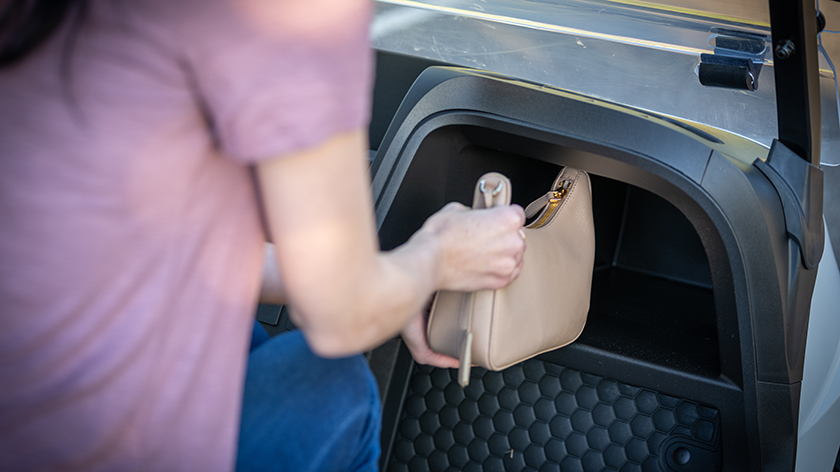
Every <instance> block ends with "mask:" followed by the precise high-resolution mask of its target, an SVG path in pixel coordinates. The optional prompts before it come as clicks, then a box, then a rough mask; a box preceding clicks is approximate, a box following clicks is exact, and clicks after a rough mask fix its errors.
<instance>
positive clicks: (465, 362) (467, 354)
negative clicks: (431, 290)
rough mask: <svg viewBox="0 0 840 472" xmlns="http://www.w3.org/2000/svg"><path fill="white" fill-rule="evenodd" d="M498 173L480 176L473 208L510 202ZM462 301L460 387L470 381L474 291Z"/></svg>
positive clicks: (466, 294)
mask: <svg viewBox="0 0 840 472" xmlns="http://www.w3.org/2000/svg"><path fill="white" fill-rule="evenodd" d="M498 175H499V176H500V177H501V178H497V179H495V180H496V183H495V184H494V183H493V182H492V181H490V180H491V178H494V177H495V176H494V175H493V174H492V173H491V174H486V175H485V178H482V179H481V180H480V181H479V182H478V189H477V190H478V194H477V195H476V196H477V197H478V198H476V200H477V201H473V208H477V207H481V204H483V208H493V207H494V206H499V205H508V204H510V189H508V192H507V193H505V192H504V190H505V182H510V181H509V180H507V178H506V177H504V176H501V174H498ZM502 179H504V180H502ZM479 202H480V204H479ZM463 303H465V304H466V305H467V306H466V307H464V306H463V305H462V307H461V312H462V313H464V312H465V313H466V315H467V323H466V325H467V326H466V331H465V333H464V338H463V340H462V341H461V352H460V356H459V357H460V358H459V362H458V384H460V385H461V387H466V386H467V385H469V383H470V370H471V369H472V342H473V333H472V320H473V311H474V308H475V292H472V293H465V294H464V298H463V299H462V304H463Z"/></svg>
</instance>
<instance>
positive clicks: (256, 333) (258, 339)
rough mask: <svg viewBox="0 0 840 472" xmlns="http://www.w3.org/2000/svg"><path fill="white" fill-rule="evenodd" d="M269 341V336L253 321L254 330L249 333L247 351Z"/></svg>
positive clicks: (258, 323)
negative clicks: (249, 339) (249, 341)
mask: <svg viewBox="0 0 840 472" xmlns="http://www.w3.org/2000/svg"><path fill="white" fill-rule="evenodd" d="M269 339H271V336H269V335H268V333H267V332H266V331H265V328H263V327H262V325H261V324H260V322H259V321H254V330H253V331H251V346H250V347H249V348H248V351H253V350H254V349H256V348H258V347H260V345H261V344H262V343H264V342H266V341H268V340H269Z"/></svg>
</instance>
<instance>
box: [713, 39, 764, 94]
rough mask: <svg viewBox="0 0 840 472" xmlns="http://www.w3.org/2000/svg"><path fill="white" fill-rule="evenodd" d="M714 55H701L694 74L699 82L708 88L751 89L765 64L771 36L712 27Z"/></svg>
mask: <svg viewBox="0 0 840 472" xmlns="http://www.w3.org/2000/svg"><path fill="white" fill-rule="evenodd" d="M712 32H713V33H716V34H717V36H715V37H714V42H715V45H714V48H715V49H714V54H701V55H700V65H699V66H698V68H697V75H698V77H699V78H700V83H701V84H703V85H706V86H710V87H726V88H733V89H740V90H749V91H754V90H757V89H758V76H759V74H760V73H761V66H762V65H764V58H765V53H766V51H767V49H768V48H767V42H768V41H769V39H770V38H768V37H766V36H762V35H757V34H752V33H745V32H741V31H733V30H726V29H723V28H712Z"/></svg>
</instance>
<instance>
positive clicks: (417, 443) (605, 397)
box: [388, 359, 720, 472]
mask: <svg viewBox="0 0 840 472" xmlns="http://www.w3.org/2000/svg"><path fill="white" fill-rule="evenodd" d="M456 377H457V371H456V370H455V369H450V370H445V369H434V368H430V367H428V366H416V367H415V371H414V373H413V375H412V378H411V380H410V385H409V388H408V392H407V394H406V399H405V404H404V408H403V411H402V413H401V417H400V421H399V424H398V426H397V429H398V430H397V432H396V435H395V439H394V448H393V450H392V453H391V456H390V459H389V464H388V470H389V471H394V472H398V471H446V472H449V471H461V470H463V471H540V472H547V471H562V472H576V471H585V472H594V471H620V472H634V471H643V472H652V471H669V470H673V469H671V468H669V466H668V465H667V464H666V460H665V458H664V457H661V456H663V454H664V452H663V451H664V450H665V446H667V445H668V444H669V443H673V441H678V440H682V439H683V438H684V439H686V440H688V441H692V442H693V443H694V444H699V445H700V446H702V447H708V449H710V450H719V448H718V447H717V445H718V444H719V441H720V439H719V437H720V435H719V428H720V420H719V415H718V411H717V410H715V409H713V408H709V407H705V406H702V405H699V404H697V403H695V402H692V401H688V400H684V399H680V398H675V397H672V396H668V395H663V394H661V393H658V392H655V391H653V390H649V389H644V388H638V387H632V386H630V385H626V384H623V383H620V382H616V381H614V380H610V379H607V378H604V377H598V376H595V375H591V374H587V373H584V372H579V371H576V370H572V369H568V368H565V367H562V366H558V365H555V364H550V363H547V362H543V361H539V360H536V359H531V360H528V361H526V362H524V363H522V364H518V365H515V366H513V367H511V368H509V369H506V370H504V371H502V372H490V371H487V370H485V369H481V368H473V369H472V373H471V377H470V384H469V386H468V387H467V388H461V387H460V386H459V385H458V383H457V380H456ZM675 438H676V439H675ZM712 468H714V467H712ZM677 469H680V467H677Z"/></svg>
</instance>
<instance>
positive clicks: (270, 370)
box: [236, 323, 381, 472]
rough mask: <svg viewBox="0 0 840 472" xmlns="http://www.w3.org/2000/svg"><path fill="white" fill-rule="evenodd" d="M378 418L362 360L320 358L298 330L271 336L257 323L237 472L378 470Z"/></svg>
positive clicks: (373, 383)
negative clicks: (271, 337)
mask: <svg viewBox="0 0 840 472" xmlns="http://www.w3.org/2000/svg"><path fill="white" fill-rule="evenodd" d="M380 415H381V412H380V404H379V392H378V390H377V387H376V381H375V380H374V378H373V374H371V372H370V369H369V368H368V365H367V362H366V361H365V358H364V357H363V356H361V355H359V356H354V357H348V358H344V359H322V358H320V357H318V356H316V355H315V354H313V353H312V351H310V350H309V347H308V346H307V345H306V342H305V341H304V339H303V336H302V334H301V333H300V332H299V331H294V332H289V333H284V334H282V335H279V336H276V337H274V338H273V339H269V337H268V334H266V332H265V330H264V329H263V328H262V327H261V326H259V324H258V323H257V324H255V326H254V336H253V338H252V341H251V354H250V357H249V359H248V371H247V377H246V380H245V393H244V397H243V405H242V424H241V427H240V431H239V452H238V457H237V460H236V470H237V472H244V471H295V472H305V471H319V472H320V471H376V470H378V462H379V452H380V451H379V430H380V423H381V417H380Z"/></svg>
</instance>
